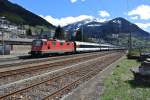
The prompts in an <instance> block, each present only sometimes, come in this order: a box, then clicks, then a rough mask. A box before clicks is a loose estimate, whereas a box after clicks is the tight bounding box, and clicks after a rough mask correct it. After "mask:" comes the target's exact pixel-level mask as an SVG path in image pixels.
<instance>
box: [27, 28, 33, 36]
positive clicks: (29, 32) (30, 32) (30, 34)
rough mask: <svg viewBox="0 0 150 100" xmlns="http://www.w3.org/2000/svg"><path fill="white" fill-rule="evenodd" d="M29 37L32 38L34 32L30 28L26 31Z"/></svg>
mask: <svg viewBox="0 0 150 100" xmlns="http://www.w3.org/2000/svg"><path fill="white" fill-rule="evenodd" d="M26 34H27V36H32V30H31V29H30V28H29V29H27V31H26Z"/></svg>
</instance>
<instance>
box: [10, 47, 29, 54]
mask: <svg viewBox="0 0 150 100" xmlns="http://www.w3.org/2000/svg"><path fill="white" fill-rule="evenodd" d="M30 51H31V45H13V47H12V50H11V54H17V55H18V54H28V52H30Z"/></svg>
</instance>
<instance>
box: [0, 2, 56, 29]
mask: <svg viewBox="0 0 150 100" xmlns="http://www.w3.org/2000/svg"><path fill="white" fill-rule="evenodd" d="M0 16H1V17H2V16H5V17H6V19H7V20H9V21H11V22H13V23H15V24H24V25H31V26H35V25H40V26H43V25H44V26H48V27H54V26H53V25H52V24H50V23H49V22H47V21H46V20H44V19H43V18H41V17H39V16H37V15H35V14H34V13H32V12H30V11H28V10H26V9H24V8H23V7H21V6H19V5H17V4H14V3H11V2H10V1H8V0H0Z"/></svg>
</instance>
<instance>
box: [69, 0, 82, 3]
mask: <svg viewBox="0 0 150 100" xmlns="http://www.w3.org/2000/svg"><path fill="white" fill-rule="evenodd" d="M77 1H78V0H70V2H71V3H75V2H77ZM81 1H82V2H84V1H85V0H81Z"/></svg>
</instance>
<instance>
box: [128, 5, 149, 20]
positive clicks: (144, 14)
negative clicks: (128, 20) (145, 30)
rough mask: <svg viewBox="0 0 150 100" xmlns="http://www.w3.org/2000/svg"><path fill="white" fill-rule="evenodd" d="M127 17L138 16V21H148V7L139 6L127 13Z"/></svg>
mask: <svg viewBox="0 0 150 100" xmlns="http://www.w3.org/2000/svg"><path fill="white" fill-rule="evenodd" d="M128 15H129V16H139V17H140V19H144V20H148V19H150V5H140V6H138V7H137V8H135V9H133V10H131V11H129V12H128Z"/></svg>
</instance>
